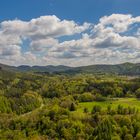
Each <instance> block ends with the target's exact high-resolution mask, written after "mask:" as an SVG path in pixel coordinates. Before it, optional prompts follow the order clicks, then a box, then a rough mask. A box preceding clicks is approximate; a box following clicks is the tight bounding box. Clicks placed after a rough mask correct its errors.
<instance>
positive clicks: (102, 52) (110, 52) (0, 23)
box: [0, 0, 140, 66]
mask: <svg viewBox="0 0 140 140" xmlns="http://www.w3.org/2000/svg"><path fill="white" fill-rule="evenodd" d="M139 5H140V0H69V1H68V0H12V1H11V0H1V1H0V63H4V64H8V65H16V66H17V65H68V66H82V65H93V64H118V63H124V62H133V63H139V62H140V10H139Z"/></svg>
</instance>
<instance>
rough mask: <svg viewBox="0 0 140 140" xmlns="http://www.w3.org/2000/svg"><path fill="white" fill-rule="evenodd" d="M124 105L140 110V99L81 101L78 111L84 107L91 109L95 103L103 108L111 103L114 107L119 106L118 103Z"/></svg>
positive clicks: (81, 110)
mask: <svg viewBox="0 0 140 140" xmlns="http://www.w3.org/2000/svg"><path fill="white" fill-rule="evenodd" d="M119 104H120V105H122V106H124V107H128V106H130V107H136V108H137V109H139V110H140V100H138V99H136V98H120V99H116V100H113V101H105V102H85V103H79V105H78V108H77V112H79V113H80V112H83V110H84V108H88V110H89V111H91V110H92V108H93V106H94V105H100V106H101V107H102V108H103V109H106V108H107V106H108V105H111V107H112V108H117V106H118V105H119Z"/></svg>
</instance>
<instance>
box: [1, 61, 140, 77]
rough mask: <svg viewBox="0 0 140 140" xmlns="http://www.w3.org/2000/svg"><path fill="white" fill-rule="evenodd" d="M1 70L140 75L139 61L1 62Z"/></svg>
mask: <svg viewBox="0 0 140 140" xmlns="http://www.w3.org/2000/svg"><path fill="white" fill-rule="evenodd" d="M0 70H4V71H18V72H39V73H43V72H46V73H57V74H77V73H92V74H118V75H140V64H139V63H136V64H134V63H123V64H117V65H90V66H81V67H68V66H64V65H58V66H53V65H48V66H28V65H21V66H18V67H15V66H9V65H4V64H0Z"/></svg>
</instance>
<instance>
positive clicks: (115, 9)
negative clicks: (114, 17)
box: [0, 0, 140, 22]
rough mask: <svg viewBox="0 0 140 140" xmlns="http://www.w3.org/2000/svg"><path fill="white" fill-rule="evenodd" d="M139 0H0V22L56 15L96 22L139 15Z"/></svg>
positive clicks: (62, 17) (78, 20) (63, 17)
mask: <svg viewBox="0 0 140 140" xmlns="http://www.w3.org/2000/svg"><path fill="white" fill-rule="evenodd" d="M139 6H140V0H1V1H0V14H1V15H0V21H3V20H8V19H15V18H19V19H22V20H30V19H32V18H36V17H39V16H43V15H56V16H57V17H59V18H61V19H71V20H74V21H76V22H84V21H87V22H97V21H98V20H99V18H100V17H102V16H104V15H111V14H112V13H119V14H132V15H134V16H138V15H140V10H139V8H140V7H139Z"/></svg>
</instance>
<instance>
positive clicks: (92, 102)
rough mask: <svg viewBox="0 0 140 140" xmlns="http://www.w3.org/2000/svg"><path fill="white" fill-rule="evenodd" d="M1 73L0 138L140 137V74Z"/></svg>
mask: <svg viewBox="0 0 140 140" xmlns="http://www.w3.org/2000/svg"><path fill="white" fill-rule="evenodd" d="M0 71H1V74H0V139H2V140H7V139H9V140H12V139H13V140H24V139H25V140H36V139H37V140H45V139H56V140H58V139H62V140H63V139H66V140H121V139H124V140H125V139H127V140H131V139H136V140H139V139H140V113H139V109H140V101H139V99H136V98H135V95H136V97H137V98H139V89H140V79H139V78H136V79H134V78H132V79H131V78H130V77H120V76H117V77H116V76H113V75H111V76H109V75H107V76H105V75H101V76H95V75H91V74H78V75H71V76H69V75H57V74H56V75H54V74H46V73H43V74H40V73H12V72H10V73H8V72H4V71H2V70H0ZM120 97H121V98H120ZM126 97H129V98H126Z"/></svg>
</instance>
